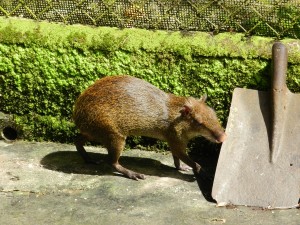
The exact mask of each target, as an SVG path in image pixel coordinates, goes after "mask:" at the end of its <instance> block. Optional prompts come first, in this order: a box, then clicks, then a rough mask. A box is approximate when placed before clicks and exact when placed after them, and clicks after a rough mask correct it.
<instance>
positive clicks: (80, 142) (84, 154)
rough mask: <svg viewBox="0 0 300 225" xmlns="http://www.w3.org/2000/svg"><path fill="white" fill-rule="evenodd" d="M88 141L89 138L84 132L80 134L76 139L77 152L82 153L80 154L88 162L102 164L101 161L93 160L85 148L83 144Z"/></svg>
mask: <svg viewBox="0 0 300 225" xmlns="http://www.w3.org/2000/svg"><path fill="white" fill-rule="evenodd" d="M86 142H87V138H86V137H85V136H84V135H82V134H78V136H77V137H76V140H75V146H76V150H77V152H78V153H79V154H80V156H81V157H82V158H83V159H84V161H85V162H86V163H91V164H97V165H98V164H100V162H98V161H96V160H93V159H92V158H91V157H90V156H89V155H88V153H87V152H86V150H85V149H84V147H83V146H84V144H85V143H86Z"/></svg>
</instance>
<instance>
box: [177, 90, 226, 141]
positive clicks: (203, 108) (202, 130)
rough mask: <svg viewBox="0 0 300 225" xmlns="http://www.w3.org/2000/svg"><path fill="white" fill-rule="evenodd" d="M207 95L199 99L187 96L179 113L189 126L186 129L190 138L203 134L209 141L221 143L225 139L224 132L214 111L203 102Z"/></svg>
mask: <svg viewBox="0 0 300 225" xmlns="http://www.w3.org/2000/svg"><path fill="white" fill-rule="evenodd" d="M206 99H207V96H206V95H204V96H202V97H201V98H200V99H195V98H193V97H188V98H187V100H186V103H185V105H184V106H183V109H181V111H180V112H181V115H182V116H183V117H185V118H186V119H187V120H188V121H189V123H190V126H191V129H190V130H189V131H188V136H189V137H190V138H193V137H196V136H200V135H201V136H203V137H205V138H207V139H208V140H210V141H211V142H216V143H221V142H224V141H225V139H226V134H225V132H224V129H223V127H222V126H221V124H220V122H219V120H218V118H217V115H216V113H215V111H214V110H213V109H212V108H210V107H209V106H207V104H206V103H205V102H206Z"/></svg>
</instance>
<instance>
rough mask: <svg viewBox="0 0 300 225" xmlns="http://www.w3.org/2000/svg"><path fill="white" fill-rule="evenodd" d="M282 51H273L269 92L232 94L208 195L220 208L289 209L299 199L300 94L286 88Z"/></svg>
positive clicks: (281, 47)
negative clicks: (227, 205) (224, 138)
mask: <svg viewBox="0 0 300 225" xmlns="http://www.w3.org/2000/svg"><path fill="white" fill-rule="evenodd" d="M286 67H287V54H286V49H285V46H284V45H282V44H281V43H276V44H274V46H273V74H272V75H273V83H272V90H271V91H270V92H263V91H257V90H249V89H242V88H236V89H235V90H234V92H233V98H232V104H231V108H230V114H229V118H228V123H227V127H226V133H227V140H226V141H225V142H224V143H223V145H222V148H221V152H220V156H219V160H218V165H217V170H216V174H215V179H214V184H213V190H212V196H213V198H214V199H215V200H216V201H217V203H218V204H220V205H226V204H234V205H247V206H259V207H264V208H292V207H295V206H296V205H297V204H298V200H299V197H300V95H299V94H293V93H291V92H290V91H289V90H288V88H287V87H286V84H285V78H286V74H285V73H286Z"/></svg>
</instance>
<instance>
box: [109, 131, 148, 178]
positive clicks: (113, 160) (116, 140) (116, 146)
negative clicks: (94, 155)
mask: <svg viewBox="0 0 300 225" xmlns="http://www.w3.org/2000/svg"><path fill="white" fill-rule="evenodd" d="M125 141H126V137H124V136H121V135H117V134H113V135H110V136H109V139H108V140H107V141H106V144H105V145H106V148H107V150H108V158H109V162H110V164H111V165H112V167H113V168H114V169H116V170H117V172H119V173H121V174H123V175H124V176H126V177H128V178H130V179H133V180H139V179H145V175H144V174H140V173H136V172H134V171H132V170H129V169H126V168H125V167H123V166H122V165H121V164H120V163H119V158H120V156H121V152H122V151H123V149H124V147H125Z"/></svg>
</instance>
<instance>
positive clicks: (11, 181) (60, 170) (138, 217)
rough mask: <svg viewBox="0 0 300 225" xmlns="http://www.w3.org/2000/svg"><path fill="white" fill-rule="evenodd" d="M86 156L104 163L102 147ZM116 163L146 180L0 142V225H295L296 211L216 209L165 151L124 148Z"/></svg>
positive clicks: (46, 148) (69, 149) (70, 153)
mask: <svg viewBox="0 0 300 225" xmlns="http://www.w3.org/2000/svg"><path fill="white" fill-rule="evenodd" d="M87 150H88V151H89V152H91V156H92V157H93V158H96V159H97V160H100V161H104V160H105V156H106V151H105V149H102V148H96V147H88V148H87ZM121 162H122V163H123V165H125V166H126V167H128V168H131V169H132V170H135V171H138V172H141V173H144V174H145V175H146V180H141V181H133V180H130V179H127V178H124V177H122V176H121V175H118V174H115V173H113V170H112V169H111V168H110V167H109V166H108V165H106V164H105V163H104V162H103V163H102V164H100V165H89V164H85V163H84V162H83V161H82V159H81V158H80V157H79V156H78V154H77V153H76V151H75V147H74V146H72V145H66V144H57V143H34V142H23V141H17V142H14V143H11V144H9V143H5V142H4V141H0V167H1V170H0V202H1V203H0V224H2V225H6V224H10V225H11V224H14V225H16V224H27V225H31V224H34V225H36V224H72V225H74V224H85V225H88V224H101V225H106V224H112V225H113V224H118V225H119V224H125V225H126V224H128V225H134V224H139V225H143V224H147V225H151V224H155V225H159V224H168V225H170V224H172V225H177V224H178V225H183V224H191V225H194V224H233V225H237V224H247V225H252V224H262V225H268V224H270V225H271V224H272V225H276V224H278V225H282V224H286V225H299V224H300V222H299V221H300V210H299V209H289V210H263V209H259V208H250V207H235V206H230V207H216V204H215V203H213V202H209V201H207V200H206V199H208V197H207V196H205V195H203V194H202V193H203V190H202V191H201V190H200V188H199V186H198V183H199V182H197V181H196V180H195V178H194V176H193V174H192V172H185V173H181V172H178V171H176V170H175V169H174V168H173V162H172V157H171V155H170V154H169V153H165V154H162V153H155V152H149V151H141V150H130V151H125V152H124V153H123V157H122V161H121ZM204 196H205V197H204Z"/></svg>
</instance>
